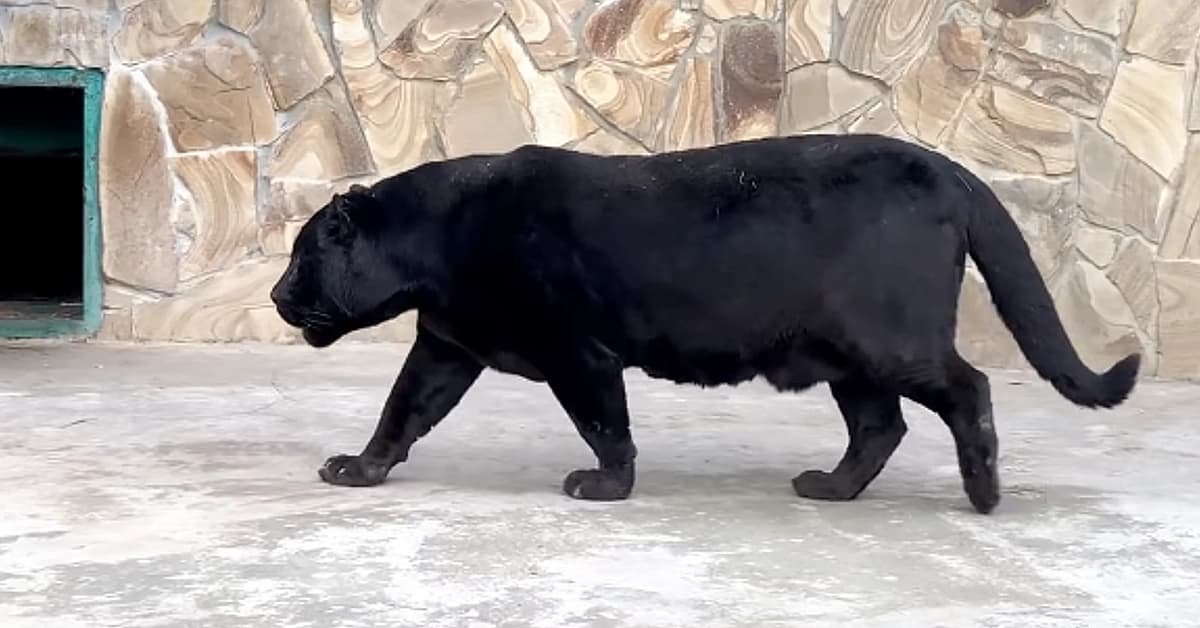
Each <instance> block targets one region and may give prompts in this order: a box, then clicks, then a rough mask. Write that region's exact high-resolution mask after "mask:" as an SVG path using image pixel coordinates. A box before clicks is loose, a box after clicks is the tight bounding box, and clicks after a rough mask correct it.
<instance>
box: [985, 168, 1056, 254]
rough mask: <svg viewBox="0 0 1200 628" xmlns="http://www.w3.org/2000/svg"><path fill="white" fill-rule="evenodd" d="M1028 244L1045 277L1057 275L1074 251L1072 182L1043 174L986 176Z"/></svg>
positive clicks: (989, 184)
mask: <svg viewBox="0 0 1200 628" xmlns="http://www.w3.org/2000/svg"><path fill="white" fill-rule="evenodd" d="M985 180H986V181H987V183H988V186H989V187H990V188H991V189H992V191H993V192H995V194H996V197H997V198H999V199H1000V202H1001V203H1002V204H1003V205H1004V207H1005V208H1006V209H1007V210H1008V213H1009V214H1010V215H1011V216H1012V218H1013V220H1014V221H1015V222H1016V223H1017V226H1018V227H1019V228H1020V229H1021V235H1023V236H1024V237H1025V241H1026V242H1027V243H1028V244H1029V252H1030V255H1031V256H1032V257H1033V263H1034V264H1035V265H1036V266H1037V267H1038V271H1039V272H1040V273H1041V274H1042V276H1043V277H1051V276H1055V275H1057V274H1058V273H1059V271H1060V269H1061V267H1062V265H1063V264H1064V263H1065V262H1066V261H1067V259H1068V257H1069V255H1070V252H1071V248H1072V246H1071V233H1072V226H1073V223H1074V220H1075V206H1076V198H1077V197H1076V193H1075V186H1074V185H1073V183H1072V182H1070V181H1066V180H1063V179H1043V178H1040V177H1011V176H1005V177H1003V178H994V177H985Z"/></svg>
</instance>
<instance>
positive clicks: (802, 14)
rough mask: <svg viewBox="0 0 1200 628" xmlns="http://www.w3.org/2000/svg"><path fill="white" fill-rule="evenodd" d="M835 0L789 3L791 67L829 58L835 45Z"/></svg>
mask: <svg viewBox="0 0 1200 628" xmlns="http://www.w3.org/2000/svg"><path fill="white" fill-rule="evenodd" d="M835 4H836V2H835V0H791V1H790V2H789V3H788V12H787V16H786V18H785V19H786V23H785V26H784V27H785V28H786V29H787V41H786V44H785V45H786V46H787V54H786V55H785V57H786V59H787V67H788V69H789V70H791V69H795V68H797V67H799V66H802V65H807V64H809V63H817V62H821V61H828V60H829V55H830V53H831V52H832V48H833V14H834V11H835V6H834V5H835Z"/></svg>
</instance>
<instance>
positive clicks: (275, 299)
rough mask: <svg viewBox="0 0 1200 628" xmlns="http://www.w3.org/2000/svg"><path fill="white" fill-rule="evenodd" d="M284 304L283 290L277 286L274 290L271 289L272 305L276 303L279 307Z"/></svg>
mask: <svg viewBox="0 0 1200 628" xmlns="http://www.w3.org/2000/svg"><path fill="white" fill-rule="evenodd" d="M283 302H284V298H283V290H281V289H280V287H279V286H278V285H276V286H275V287H274V288H271V303H274V304H275V305H276V306H279V305H282V304H283Z"/></svg>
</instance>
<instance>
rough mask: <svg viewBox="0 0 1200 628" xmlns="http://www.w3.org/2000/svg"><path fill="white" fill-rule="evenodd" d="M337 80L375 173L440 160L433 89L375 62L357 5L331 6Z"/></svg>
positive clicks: (340, 1)
mask: <svg viewBox="0 0 1200 628" xmlns="http://www.w3.org/2000/svg"><path fill="white" fill-rule="evenodd" d="M330 9H331V14H332V21H333V37H334V41H335V42H336V43H337V46H336V48H337V50H338V54H339V55H340V60H341V68H342V78H343V79H345V81H346V87H347V89H349V91H350V96H351V98H352V100H353V103H354V110H355V112H356V113H357V114H358V120H359V124H360V126H361V128H362V132H363V136H364V137H365V138H366V141H367V145H368V146H369V147H370V149H371V155H372V157H373V158H374V161H375V166H376V169H377V170H378V171H379V173H380V174H381V175H384V176H387V175H392V174H396V173H398V172H402V171H404V170H407V169H409V168H412V167H413V166H416V165H418V164H421V163H424V162H426V161H429V160H430V159H433V158H436V157H438V156H440V153H439V150H438V147H437V142H436V139H435V133H434V129H433V115H434V108H435V106H436V104H437V102H438V91H439V90H440V89H441V88H440V87H439V86H438V85H435V84H433V83H430V82H427V81H408V80H401V79H399V78H397V77H396V75H395V74H393V73H392V72H390V71H389V70H388V69H387V68H385V67H384V66H383V65H382V64H381V63H379V61H378V60H377V59H376V54H375V52H376V48H375V42H374V40H373V39H372V37H371V32H370V31H369V30H368V28H367V24H366V21H365V20H366V15H365V13H364V10H363V4H362V1H361V0H333V1H332V2H331V3H330Z"/></svg>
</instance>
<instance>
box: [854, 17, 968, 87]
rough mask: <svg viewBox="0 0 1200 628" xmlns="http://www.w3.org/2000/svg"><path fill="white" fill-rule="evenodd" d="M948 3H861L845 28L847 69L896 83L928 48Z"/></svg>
mask: <svg viewBox="0 0 1200 628" xmlns="http://www.w3.org/2000/svg"><path fill="white" fill-rule="evenodd" d="M946 5H947V1H946V0H859V1H858V2H854V3H852V4H851V5H850V9H849V13H847V14H846V23H845V24H844V25H843V26H842V37H841V42H842V43H841V47H840V48H839V50H838V59H839V60H840V61H841V62H842V64H843V65H845V66H846V68H848V69H850V70H854V71H855V72H859V73H862V74H866V75H868V76H873V77H875V78H877V79H879V80H881V81H884V82H886V83H893V82H895V80H896V79H898V78H900V75H901V74H903V73H904V70H905V69H906V68H907V67H908V65H909V64H910V63H912V61H913V59H915V58H916V57H917V54H918V53H919V52H920V51H921V50H922V49H923V48H924V47H925V46H927V45H928V42H929V40H930V38H931V36H932V34H933V33H934V32H935V30H936V25H937V22H938V20H939V19H940V18H941V16H942V14H943V11H944V10H945V6H946Z"/></svg>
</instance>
